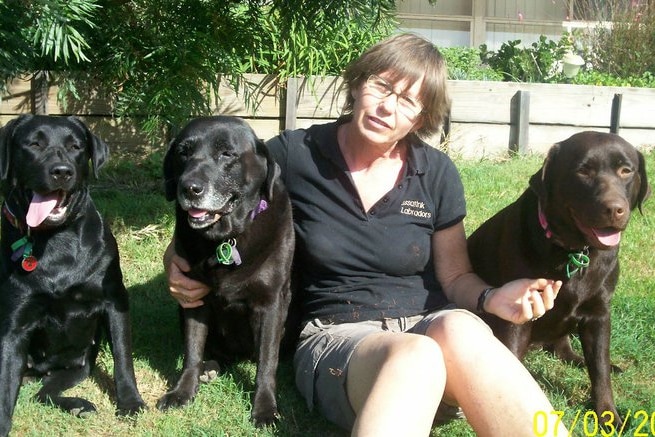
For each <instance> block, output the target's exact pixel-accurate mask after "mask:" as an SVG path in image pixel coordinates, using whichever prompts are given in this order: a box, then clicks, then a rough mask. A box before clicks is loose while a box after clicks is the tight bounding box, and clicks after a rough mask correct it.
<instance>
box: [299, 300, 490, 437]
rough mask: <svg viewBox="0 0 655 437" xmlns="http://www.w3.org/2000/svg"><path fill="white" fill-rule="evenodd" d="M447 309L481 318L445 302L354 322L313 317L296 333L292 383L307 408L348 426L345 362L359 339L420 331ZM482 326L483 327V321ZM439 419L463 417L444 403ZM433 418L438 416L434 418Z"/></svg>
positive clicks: (350, 422) (351, 421)
mask: <svg viewBox="0 0 655 437" xmlns="http://www.w3.org/2000/svg"><path fill="white" fill-rule="evenodd" d="M449 312H464V313H466V314H469V315H471V317H474V318H476V319H477V320H479V321H480V323H482V324H484V322H483V321H482V320H481V319H480V318H479V317H478V316H476V315H475V314H473V313H471V312H470V311H466V310H463V309H458V308H455V307H454V305H453V306H448V307H446V308H444V309H441V310H438V311H434V312H431V313H428V314H421V315H417V316H411V317H399V318H393V319H384V320H376V321H373V320H371V321H364V322H357V323H340V324H323V323H321V321H320V320H318V319H315V320H313V321H311V322H307V323H306V324H305V326H304V327H303V330H302V332H301V334H300V340H299V342H298V346H297V348H296V353H295V356H294V368H295V372H296V386H297V387H298V390H300V392H301V394H302V395H303V397H304V398H305V400H306V401H307V406H308V407H309V409H310V410H313V408H314V407H317V408H318V409H319V411H320V412H321V414H322V415H323V416H325V417H326V418H327V419H328V420H330V421H331V422H334V423H336V424H337V425H339V426H341V427H342V428H344V429H347V430H350V429H352V426H353V424H354V423H355V412H354V411H353V409H352V407H351V406H350V402H349V401H348V395H347V393H346V377H347V369H348V362H349V361H350V357H351V356H352V354H353V351H354V350H355V348H356V347H357V345H358V344H359V342H360V341H362V340H363V339H364V338H365V337H366V336H367V335H369V334H374V333H377V332H384V331H388V332H408V333H414V334H421V335H424V334H425V332H426V331H427V329H428V326H430V324H431V323H432V322H433V321H434V320H436V319H437V318H439V317H443V316H444V315H445V314H448V313H449ZM484 326H485V327H486V328H487V329H489V328H488V327H487V325H486V324H484ZM440 413H443V414H444V417H443V419H453V418H459V417H463V414H462V412H461V410H460V409H459V408H458V407H456V406H450V405H444V404H443V402H442V406H441V407H439V412H438V415H439V414H440ZM436 419H437V420H438V419H439V418H436Z"/></svg>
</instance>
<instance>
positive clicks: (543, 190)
mask: <svg viewBox="0 0 655 437" xmlns="http://www.w3.org/2000/svg"><path fill="white" fill-rule="evenodd" d="M558 151H559V143H558V144H555V145H553V146H552V147H551V148H550V150H548V154H547V155H546V159H544V163H543V164H542V166H541V168H540V169H539V170H538V171H537V172H536V173H535V174H533V175H532V177H530V189H532V191H534V193H535V194H536V195H537V197H538V198H539V200H540V201H542V202H544V203H545V201H546V197H547V195H548V181H549V180H550V171H551V169H550V163H551V162H552V161H553V157H554V156H555V155H556V154H557V152H558Z"/></svg>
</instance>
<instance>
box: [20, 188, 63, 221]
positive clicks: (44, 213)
mask: <svg viewBox="0 0 655 437" xmlns="http://www.w3.org/2000/svg"><path fill="white" fill-rule="evenodd" d="M57 200H58V196H57V193H50V194H46V195H45V196H42V195H40V194H37V193H34V196H33V197H32V202H31V203H30V208H29V210H28V211H27V217H25V221H26V222H27V225H28V226H29V227H31V228H36V227H37V226H39V225H40V224H41V223H42V222H43V220H45V219H46V218H47V217H48V215H50V212H51V211H52V210H53V209H54V208H55V206H56V205H57Z"/></svg>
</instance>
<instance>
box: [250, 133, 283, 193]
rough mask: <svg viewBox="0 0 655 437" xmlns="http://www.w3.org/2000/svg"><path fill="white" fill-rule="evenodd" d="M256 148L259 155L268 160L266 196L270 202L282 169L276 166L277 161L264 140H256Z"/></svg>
mask: <svg viewBox="0 0 655 437" xmlns="http://www.w3.org/2000/svg"><path fill="white" fill-rule="evenodd" d="M255 148H256V149H257V154H258V155H262V156H264V157H265V158H266V196H267V198H268V200H269V202H270V201H273V191H274V188H275V181H276V180H277V179H278V178H279V177H280V173H281V172H280V167H278V165H277V164H276V162H275V160H274V159H273V157H272V156H271V154H270V153H269V151H268V147H266V143H264V141H263V140H261V139H257V140H255Z"/></svg>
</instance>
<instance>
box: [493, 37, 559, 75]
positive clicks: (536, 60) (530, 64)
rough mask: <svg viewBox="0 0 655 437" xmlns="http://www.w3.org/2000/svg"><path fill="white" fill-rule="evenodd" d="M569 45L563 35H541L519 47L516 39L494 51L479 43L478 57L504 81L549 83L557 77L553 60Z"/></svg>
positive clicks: (557, 58)
mask: <svg viewBox="0 0 655 437" xmlns="http://www.w3.org/2000/svg"><path fill="white" fill-rule="evenodd" d="M570 47H571V45H570V42H569V39H568V38H567V37H566V36H565V37H563V38H562V39H561V40H560V41H559V42H557V41H553V40H551V39H548V38H547V37H546V36H545V35H541V36H540V37H539V40H538V41H536V42H533V43H532V44H531V45H530V46H529V47H524V46H522V45H521V40H519V39H517V40H512V41H508V42H505V43H503V44H502V45H501V46H500V49H498V51H496V52H493V51H489V50H488V48H487V45H486V44H482V45H481V46H480V57H481V59H482V61H483V62H484V63H486V64H488V65H489V66H491V68H493V69H494V70H496V71H497V72H500V73H502V74H503V76H504V80H506V81H515V82H551V81H553V80H554V79H555V77H556V76H557V68H556V62H557V61H559V60H560V59H561V58H562V56H563V55H564V53H566V51H567V50H569V49H570Z"/></svg>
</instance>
